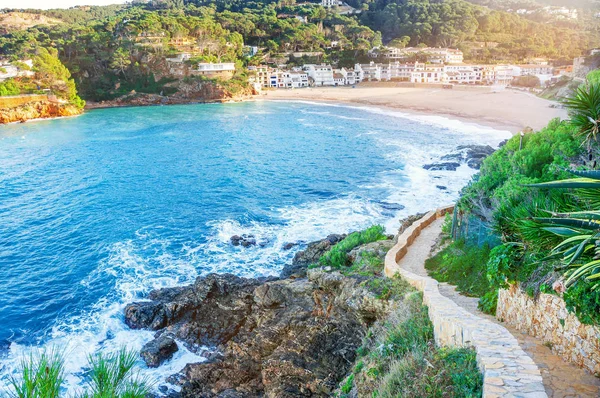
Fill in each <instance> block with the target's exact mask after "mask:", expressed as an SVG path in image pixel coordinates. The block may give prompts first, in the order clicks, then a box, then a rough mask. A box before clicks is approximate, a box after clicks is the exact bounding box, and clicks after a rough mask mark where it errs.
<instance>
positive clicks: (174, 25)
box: [0, 1, 381, 100]
mask: <svg viewBox="0 0 600 398" xmlns="http://www.w3.org/2000/svg"><path fill="white" fill-rule="evenodd" d="M189 3H190V4H188V5H186V6H184V5H183V4H177V3H172V4H171V3H169V2H160V1H154V2H150V3H147V4H138V5H130V6H127V7H125V6H119V7H112V8H110V9H109V10H107V11H106V12H104V13H102V12H100V10H101V8H99V7H92V8H90V9H86V10H84V9H83V8H78V9H75V10H65V12H64V13H61V12H59V11H58V10H52V12H49V11H44V12H43V13H45V14H47V15H50V16H53V17H57V18H61V17H63V18H64V19H63V20H65V21H67V22H68V23H65V24H58V25H55V26H36V27H33V28H30V29H28V30H27V31H17V32H12V33H10V34H7V35H4V36H2V37H0V54H5V55H9V56H11V57H13V58H15V59H18V58H26V57H29V56H30V54H31V53H32V52H34V51H36V49H37V48H40V47H45V48H50V47H54V48H56V49H57V50H58V55H59V56H60V58H61V60H62V61H63V63H64V64H65V65H66V66H67V67H68V68H69V70H71V72H72V74H73V76H74V78H75V81H76V82H77V84H78V87H79V89H80V91H81V93H82V94H83V96H84V98H89V99H93V100H103V99H111V98H114V97H116V96H119V95H123V94H126V93H128V92H129V91H131V90H136V91H138V90H139V91H140V92H149V93H159V92H161V91H165V90H168V86H165V85H166V84H168V82H167V81H163V80H161V79H158V78H156V79H155V76H164V75H166V74H168V69H167V66H166V63H165V58H166V57H168V56H169V55H172V54H175V53H177V52H182V51H188V52H192V53H194V54H195V55H196V56H195V58H194V60H193V61H195V62H199V61H204V62H236V63H238V66H239V67H238V72H240V73H241V72H242V70H241V67H242V61H244V62H249V63H259V62H262V61H263V59H262V57H263V56H264V53H263V52H260V53H259V55H258V56H257V57H255V58H256V59H250V60H248V59H246V58H245V57H244V51H243V45H244V44H245V45H256V46H259V47H261V48H265V49H267V50H268V51H269V52H270V53H271V54H272V55H276V54H277V53H280V52H282V53H283V52H286V53H287V52H291V51H319V52H324V51H325V50H327V52H328V55H327V57H328V60H333V61H336V60H339V59H340V58H345V59H350V58H352V59H354V58H355V56H356V55H357V54H358V52H361V53H363V54H364V53H365V52H366V50H368V49H369V48H371V47H372V46H374V45H379V44H380V43H381V41H380V36H379V35H378V34H377V33H376V32H374V31H372V30H371V29H369V28H368V27H366V26H361V25H360V24H359V23H358V21H357V20H356V18H353V17H346V16H342V15H337V14H334V13H328V12H326V11H325V9H324V8H321V7H316V6H293V5H290V6H285V5H283V4H275V3H272V4H269V3H268V2H256V3H252V2H250V3H246V4H245V5H244V7H241V6H240V7H237V6H235V5H233V4H232V5H229V6H228V7H217V5H216V4H214V3H212V2H207V4H200V3H198V4H197V5H196V4H191V2H189ZM94 16H96V17H94ZM294 16H301V17H306V18H307V19H308V22H306V23H304V22H302V21H300V20H299V19H297V18H295V17H294ZM332 41H335V42H336V43H337V45H336V47H335V49H331V42H332ZM347 62H348V61H347Z"/></svg>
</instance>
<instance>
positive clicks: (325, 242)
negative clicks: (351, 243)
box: [281, 234, 346, 278]
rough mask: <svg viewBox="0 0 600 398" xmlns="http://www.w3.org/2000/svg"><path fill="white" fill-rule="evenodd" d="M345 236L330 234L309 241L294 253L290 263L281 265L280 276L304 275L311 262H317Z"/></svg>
mask: <svg viewBox="0 0 600 398" xmlns="http://www.w3.org/2000/svg"><path fill="white" fill-rule="evenodd" d="M345 237H346V235H345V234H343V235H337V234H332V235H329V236H328V237H327V238H325V239H322V240H318V241H315V242H311V243H309V244H308V245H307V247H306V249H304V250H302V251H299V252H298V253H296V255H295V256H294V259H293V260H292V263H291V264H286V265H285V266H284V267H283V270H282V271H281V277H282V278H289V277H290V276H292V275H293V276H296V277H304V276H306V268H307V267H308V266H309V265H311V264H317V263H318V262H319V258H321V256H322V255H323V254H325V253H326V252H327V251H329V249H331V248H332V247H333V246H334V245H335V244H336V243H338V242H339V241H341V240H342V239H344V238H345Z"/></svg>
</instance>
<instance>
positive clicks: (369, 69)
mask: <svg viewBox="0 0 600 398" xmlns="http://www.w3.org/2000/svg"><path fill="white" fill-rule="evenodd" d="M360 67H361V69H362V71H363V79H364V80H368V81H380V80H381V64H376V63H375V62H373V61H371V62H369V63H368V64H361V65H360Z"/></svg>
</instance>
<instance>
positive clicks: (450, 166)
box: [423, 162, 460, 171]
mask: <svg viewBox="0 0 600 398" xmlns="http://www.w3.org/2000/svg"><path fill="white" fill-rule="evenodd" d="M459 167H460V163H457V162H443V163H432V164H426V165H425V166H423V168H424V169H425V170H431V171H440V170H446V171H456V169H458V168H459Z"/></svg>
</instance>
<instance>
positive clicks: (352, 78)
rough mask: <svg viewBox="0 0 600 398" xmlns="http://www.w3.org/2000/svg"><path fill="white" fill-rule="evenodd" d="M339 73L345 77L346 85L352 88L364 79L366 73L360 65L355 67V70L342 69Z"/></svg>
mask: <svg viewBox="0 0 600 398" xmlns="http://www.w3.org/2000/svg"><path fill="white" fill-rule="evenodd" d="M339 73H341V74H342V75H343V76H344V79H345V81H346V84H347V85H350V86H352V85H354V84H358V83H360V82H362V81H363V79H364V72H363V69H362V67H361V66H360V64H356V65H354V69H346V68H342V69H340V70H339Z"/></svg>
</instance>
